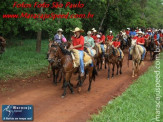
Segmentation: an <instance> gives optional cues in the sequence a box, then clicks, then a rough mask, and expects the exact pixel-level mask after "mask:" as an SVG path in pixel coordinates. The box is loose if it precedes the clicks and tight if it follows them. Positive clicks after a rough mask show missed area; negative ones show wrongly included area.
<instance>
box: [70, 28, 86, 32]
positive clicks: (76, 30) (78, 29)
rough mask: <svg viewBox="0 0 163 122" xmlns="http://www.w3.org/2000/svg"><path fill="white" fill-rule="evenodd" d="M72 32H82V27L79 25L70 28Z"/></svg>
mask: <svg viewBox="0 0 163 122" xmlns="http://www.w3.org/2000/svg"><path fill="white" fill-rule="evenodd" d="M71 31H72V32H74V33H75V32H84V30H83V29H80V28H79V27H76V28H75V29H74V30H71Z"/></svg>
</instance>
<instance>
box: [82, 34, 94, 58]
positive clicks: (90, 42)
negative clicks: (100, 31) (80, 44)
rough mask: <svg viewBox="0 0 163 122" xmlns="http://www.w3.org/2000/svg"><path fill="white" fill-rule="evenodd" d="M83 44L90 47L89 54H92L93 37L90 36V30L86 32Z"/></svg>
mask: <svg viewBox="0 0 163 122" xmlns="http://www.w3.org/2000/svg"><path fill="white" fill-rule="evenodd" d="M84 46H85V47H87V48H89V49H90V52H91V55H92V56H93V55H94V54H93V50H92V48H94V46H95V43H94V39H93V38H92V37H91V31H88V32H87V36H85V37H84Z"/></svg>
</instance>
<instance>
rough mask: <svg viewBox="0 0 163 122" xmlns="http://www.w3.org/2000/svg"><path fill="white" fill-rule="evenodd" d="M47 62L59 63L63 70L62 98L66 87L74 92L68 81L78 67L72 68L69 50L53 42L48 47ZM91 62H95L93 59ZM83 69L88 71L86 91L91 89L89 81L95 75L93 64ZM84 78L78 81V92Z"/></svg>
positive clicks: (90, 81) (93, 78)
mask: <svg viewBox="0 0 163 122" xmlns="http://www.w3.org/2000/svg"><path fill="white" fill-rule="evenodd" d="M48 60H49V62H50V63H51V64H52V65H54V66H57V65H59V64H60V65H61V68H62V71H63V74H64V76H63V78H64V87H63V88H64V92H63V94H62V98H64V97H65V95H66V89H67V87H69V89H70V91H71V93H74V91H73V88H72V85H71V83H70V79H71V76H72V74H73V73H75V72H77V71H78V69H79V68H74V65H73V59H72V56H71V52H69V51H68V50H66V49H65V48H64V47H63V46H62V45H59V44H53V45H52V47H51V48H50V53H49V58H48ZM93 64H95V62H94V60H93ZM85 70H86V71H87V72H88V73H89V87H88V91H90V90H91V83H92V80H95V76H96V75H97V72H96V68H95V66H86V67H85ZM84 80H85V78H84V77H82V78H81V77H80V79H79V81H78V91H79V92H80V90H81V86H82V84H83V82H84Z"/></svg>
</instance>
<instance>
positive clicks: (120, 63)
mask: <svg viewBox="0 0 163 122" xmlns="http://www.w3.org/2000/svg"><path fill="white" fill-rule="evenodd" d="M122 61H123V59H122V60H121V61H120V62H119V65H120V74H122Z"/></svg>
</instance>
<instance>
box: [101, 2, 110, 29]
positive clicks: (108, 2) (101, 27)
mask: <svg viewBox="0 0 163 122" xmlns="http://www.w3.org/2000/svg"><path fill="white" fill-rule="evenodd" d="M108 8H109V0H108V4H107V8H106V11H105V14H104V17H103V19H102V21H101V24H100V27H99V30H101V29H102V25H103V23H104V20H105V18H106V14H107V12H108Z"/></svg>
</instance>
